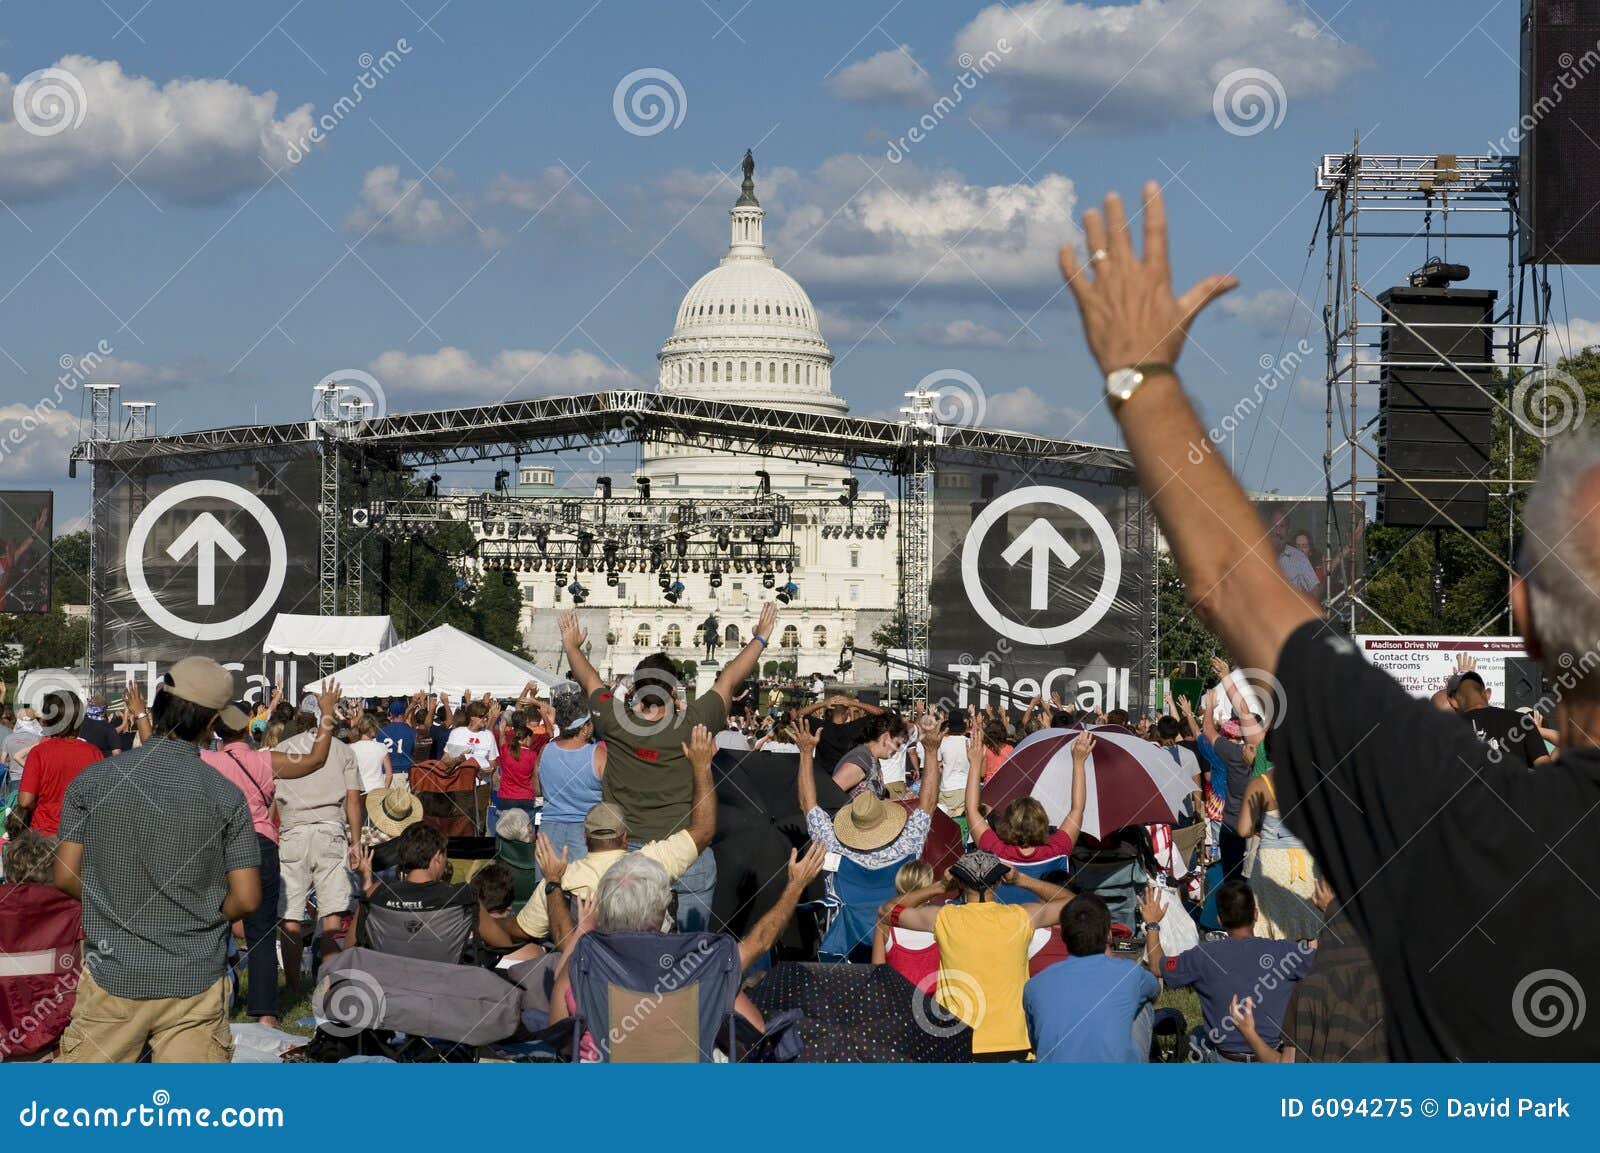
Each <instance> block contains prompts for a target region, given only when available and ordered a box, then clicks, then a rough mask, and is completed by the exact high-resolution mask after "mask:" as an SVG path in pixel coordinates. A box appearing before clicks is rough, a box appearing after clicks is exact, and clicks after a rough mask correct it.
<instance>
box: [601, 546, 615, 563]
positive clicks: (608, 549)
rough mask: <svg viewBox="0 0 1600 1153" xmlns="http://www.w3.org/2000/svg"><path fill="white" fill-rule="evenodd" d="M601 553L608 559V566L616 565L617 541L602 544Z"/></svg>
mask: <svg viewBox="0 0 1600 1153" xmlns="http://www.w3.org/2000/svg"><path fill="white" fill-rule="evenodd" d="M600 551H601V553H603V554H604V556H605V558H606V564H608V565H614V564H616V560H617V542H616V541H614V540H608V541H606V542H605V543H604V544H602V545H601V546H600Z"/></svg>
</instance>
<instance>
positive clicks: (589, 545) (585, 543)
mask: <svg viewBox="0 0 1600 1153" xmlns="http://www.w3.org/2000/svg"><path fill="white" fill-rule="evenodd" d="M593 551H594V533H592V532H580V533H579V534H578V555H579V556H588V555H589V554H590V553H591V552H593Z"/></svg>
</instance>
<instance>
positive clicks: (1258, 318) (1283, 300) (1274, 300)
mask: <svg viewBox="0 0 1600 1153" xmlns="http://www.w3.org/2000/svg"><path fill="white" fill-rule="evenodd" d="M1217 309H1218V310H1219V311H1220V312H1222V313H1223V315H1225V316H1230V317H1232V318H1233V319H1235V320H1237V321H1239V322H1241V323H1242V324H1247V325H1249V326H1250V327H1251V328H1253V329H1255V330H1256V331H1257V332H1259V333H1261V334H1262V335H1263V336H1271V337H1281V336H1282V335H1283V334H1284V329H1285V326H1286V325H1287V326H1289V331H1290V334H1291V335H1294V334H1295V333H1299V332H1302V331H1304V330H1305V327H1306V325H1308V324H1311V323H1312V322H1313V321H1314V320H1315V318H1316V314H1315V313H1313V312H1312V311H1311V307H1310V306H1309V305H1308V304H1306V303H1305V301H1303V300H1300V299H1299V298H1297V297H1296V296H1295V294H1294V293H1292V292H1290V291H1289V290H1288V289H1287V288H1266V289H1262V290H1261V291H1260V292H1254V293H1240V292H1230V293H1229V294H1228V295H1227V296H1224V297H1223V298H1222V299H1221V300H1219V301H1217Z"/></svg>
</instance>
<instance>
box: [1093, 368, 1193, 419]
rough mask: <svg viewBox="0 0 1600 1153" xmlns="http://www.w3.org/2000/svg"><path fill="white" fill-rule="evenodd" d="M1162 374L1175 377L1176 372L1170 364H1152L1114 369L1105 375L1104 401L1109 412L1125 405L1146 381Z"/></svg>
mask: <svg viewBox="0 0 1600 1153" xmlns="http://www.w3.org/2000/svg"><path fill="white" fill-rule="evenodd" d="M1163 372H1164V373H1167V374H1169V375H1175V374H1176V372H1177V370H1176V369H1175V368H1173V367H1172V365H1170V364H1164V363H1159V362H1152V363H1148V364H1134V365H1129V366H1128V367H1127V368H1114V369H1112V370H1111V371H1110V372H1108V373H1106V399H1107V400H1109V401H1110V402H1111V410H1112V411H1113V412H1115V411H1116V410H1117V408H1118V406H1120V405H1122V404H1125V403H1126V402H1127V401H1128V400H1129V399H1130V398H1131V397H1132V396H1133V394H1134V393H1136V392H1138V391H1139V389H1140V388H1141V387H1142V386H1143V385H1144V382H1145V381H1146V380H1147V379H1149V378H1150V377H1152V376H1155V375H1157V374H1158V373H1163Z"/></svg>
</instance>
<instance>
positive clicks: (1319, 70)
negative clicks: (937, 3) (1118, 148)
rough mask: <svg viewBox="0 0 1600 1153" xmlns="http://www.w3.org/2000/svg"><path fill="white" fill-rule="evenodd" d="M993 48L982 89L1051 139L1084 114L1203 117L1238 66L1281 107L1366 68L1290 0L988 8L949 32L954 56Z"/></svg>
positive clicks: (1354, 50) (1038, 1)
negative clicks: (1282, 95)
mask: <svg viewBox="0 0 1600 1153" xmlns="http://www.w3.org/2000/svg"><path fill="white" fill-rule="evenodd" d="M1002 40H1004V41H1005V43H1006V45H1007V46H1008V49H1009V50H1008V51H1007V52H1006V53H1005V55H1004V57H1003V63H1001V64H1000V65H999V67H997V68H996V69H994V71H993V72H992V73H991V74H990V75H989V76H988V77H986V79H985V81H984V83H985V85H993V86H994V88H995V90H996V91H997V92H998V93H1000V94H1001V101H1002V104H1003V108H1004V111H1005V113H1006V114H1007V116H1008V117H1010V118H1013V119H1017V120H1024V121H1029V120H1031V121H1036V122H1039V123H1042V124H1045V125H1047V126H1048V127H1051V128H1054V129H1057V130H1062V131H1064V130H1066V129H1068V128H1071V127H1073V126H1074V125H1076V124H1077V123H1078V122H1079V121H1080V120H1082V119H1083V118H1085V117H1087V118H1088V119H1089V122H1090V123H1093V122H1094V121H1095V120H1104V121H1107V122H1110V123H1126V122H1130V121H1152V122H1165V121H1167V120H1168V119H1170V118H1171V117H1174V116H1197V117H1198V116H1210V115H1211V108H1212V96H1213V93H1214V92H1215V90H1216V87H1217V84H1218V82H1219V81H1221V80H1222V78H1223V77H1225V76H1227V75H1229V74H1230V73H1233V72H1236V71H1239V70H1241V69H1246V68H1253V69H1263V70H1265V71H1268V72H1270V73H1272V74H1273V75H1274V76H1275V77H1277V78H1278V80H1279V81H1280V83H1281V84H1282V85H1283V88H1284V90H1285V92H1286V93H1287V96H1288V99H1289V100H1290V102H1291V103H1292V102H1293V101H1294V100H1295V99H1298V98H1302V97H1303V98H1307V99H1310V98H1313V97H1318V96H1324V95H1327V94H1328V93H1330V92H1333V91H1334V90H1335V89H1337V88H1338V86H1339V85H1340V84H1341V83H1343V82H1344V81H1345V80H1346V79H1347V78H1348V77H1350V76H1351V75H1352V74H1353V73H1354V72H1355V71H1356V70H1357V69H1359V68H1361V67H1363V66H1364V65H1365V64H1366V56H1365V54H1364V53H1363V52H1362V50H1361V49H1360V48H1358V47H1356V46H1355V45H1353V44H1350V43H1347V42H1345V41H1343V40H1340V39H1339V38H1338V37H1336V36H1334V35H1333V34H1332V33H1331V32H1329V31H1327V30H1326V29H1324V28H1323V26H1322V24H1321V23H1320V22H1319V21H1318V20H1317V19H1316V18H1315V17H1314V16H1313V15H1311V14H1310V13H1309V12H1308V11H1307V10H1306V9H1305V8H1304V7H1303V6H1301V5H1300V4H1298V3H1295V2H1293V0H1226V2H1224V3H1201V2H1197V0H1139V2H1138V3H1135V4H1125V3H1117V4H1093V3H1073V2H1070V0H1032V2H1031V3H1024V4H1015V5H1007V4H996V5H993V6H991V7H989V8H985V9H984V10H983V11H982V12H980V13H978V15H977V16H976V17H974V18H973V20H972V21H971V23H969V24H968V25H967V26H966V27H965V28H963V29H962V30H961V31H960V32H958V33H957V34H956V39H955V50H956V52H957V53H958V54H967V53H970V54H972V55H974V56H982V55H983V54H984V53H985V52H989V51H992V50H994V49H995V47H996V45H997V44H999V43H1000V41H1002ZM985 91H987V88H986V89H985Z"/></svg>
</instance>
